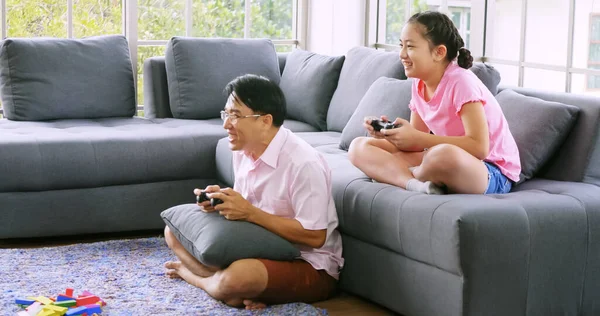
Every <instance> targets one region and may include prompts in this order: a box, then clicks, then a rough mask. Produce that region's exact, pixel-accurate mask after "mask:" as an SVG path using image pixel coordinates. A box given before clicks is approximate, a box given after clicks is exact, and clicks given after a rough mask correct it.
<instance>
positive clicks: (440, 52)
mask: <svg viewBox="0 0 600 316" xmlns="http://www.w3.org/2000/svg"><path fill="white" fill-rule="evenodd" d="M447 53H448V49H447V48H446V45H438V46H436V47H435V48H434V49H433V57H434V59H435V61H437V62H439V61H442V60H444V59H445V58H446V54H447Z"/></svg>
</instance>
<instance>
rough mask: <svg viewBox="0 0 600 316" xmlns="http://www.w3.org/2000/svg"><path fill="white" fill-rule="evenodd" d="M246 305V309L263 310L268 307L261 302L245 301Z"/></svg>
mask: <svg viewBox="0 0 600 316" xmlns="http://www.w3.org/2000/svg"><path fill="white" fill-rule="evenodd" d="M244 305H246V309H263V308H266V307H267V305H265V304H263V303H261V302H255V301H252V300H244Z"/></svg>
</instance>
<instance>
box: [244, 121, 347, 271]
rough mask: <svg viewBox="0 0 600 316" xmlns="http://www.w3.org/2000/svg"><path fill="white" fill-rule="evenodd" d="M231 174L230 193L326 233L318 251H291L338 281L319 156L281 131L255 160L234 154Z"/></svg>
mask: <svg viewBox="0 0 600 316" xmlns="http://www.w3.org/2000/svg"><path fill="white" fill-rule="evenodd" d="M233 170H234V171H235V184H234V187H233V189H234V190H235V191H237V192H239V193H240V194H241V195H242V196H243V197H245V198H246V199H247V200H248V201H249V202H250V203H252V205H254V206H256V207H258V208H260V209H261V210H263V211H265V212H267V213H269V214H273V215H277V216H281V217H284V218H293V219H296V220H297V221H298V222H300V224H301V225H302V227H304V228H305V229H309V230H321V229H327V237H326V241H325V244H324V245H323V246H322V247H321V248H319V249H315V248H311V247H308V246H302V245H295V246H296V247H298V248H299V250H300V252H301V257H302V259H303V260H305V261H307V262H308V263H310V264H311V265H312V266H313V267H314V268H315V269H316V270H325V271H326V272H327V273H328V274H329V275H331V276H332V277H334V278H336V279H339V271H340V269H341V268H342V266H343V264H344V259H343V258H342V238H341V235H340V233H339V232H338V230H337V226H338V217H337V212H336V209H335V204H334V202H333V196H332V194H331V171H330V169H329V167H328V165H327V163H326V161H325V159H324V158H323V157H322V156H321V154H320V153H319V152H318V151H316V150H315V149H314V148H313V147H312V146H310V145H309V144H308V143H306V142H305V141H304V140H302V139H301V138H299V137H298V136H296V135H294V134H293V133H292V132H291V131H290V130H288V129H287V128H285V127H283V126H282V127H280V128H279V131H278V132H277V134H276V135H275V137H274V138H273V140H272V141H271V143H270V144H269V145H268V147H267V149H266V150H265V152H264V153H263V154H262V155H261V156H260V157H259V158H258V159H257V160H253V159H252V158H251V157H250V156H247V155H246V154H245V153H244V152H243V151H241V150H240V151H234V152H233Z"/></svg>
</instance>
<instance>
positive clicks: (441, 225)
mask: <svg viewBox="0 0 600 316" xmlns="http://www.w3.org/2000/svg"><path fill="white" fill-rule="evenodd" d="M531 182H532V185H529V183H526V184H528V186H527V187H526V189H525V188H524V190H520V191H518V192H511V193H509V194H500V195H460V194H452V195H426V194H422V193H415V192H410V191H406V190H404V189H401V188H398V187H395V186H391V185H387V184H382V183H373V182H371V181H369V180H368V179H364V180H361V179H358V180H355V181H352V182H350V183H348V184H347V185H346V187H345V188H344V196H343V200H342V201H338V200H336V207H337V211H338V215H339V219H340V230H341V232H342V233H344V234H346V235H350V236H352V237H354V238H357V239H359V240H361V241H364V242H367V243H371V244H374V245H376V246H379V247H381V248H383V249H387V250H389V251H393V252H396V253H398V254H401V255H404V256H406V257H408V258H411V259H414V260H417V261H420V262H424V263H427V264H429V265H432V266H435V267H438V268H440V269H443V270H445V271H448V272H450V273H454V274H456V275H462V272H463V271H462V269H463V268H464V267H461V262H462V263H464V262H469V260H468V259H465V258H461V256H487V255H490V256H495V255H494V254H484V253H485V252H489V251H497V252H498V254H502V252H503V251H514V253H513V254H512V255H514V254H517V253H519V252H520V251H521V250H519V249H525V250H527V251H529V252H531V256H532V257H531V258H532V259H531V260H536V261H543V260H548V258H563V259H565V258H569V256H570V255H574V256H582V255H585V252H582V253H578V252H576V251H575V250H573V251H574V252H573V253H571V254H569V253H564V252H568V249H569V248H570V247H569V245H568V243H572V246H573V247H574V249H580V248H581V247H584V248H585V243H587V242H588V241H587V238H588V236H587V234H588V228H587V227H586V225H587V223H586V222H587V221H588V219H587V216H586V213H589V212H592V211H593V212H595V213H599V210H600V208H599V205H600V201H599V200H598V199H597V196H600V188H599V187H596V186H593V185H588V184H582V183H568V182H558V181H549V180H543V181H540V180H536V179H534V180H531ZM540 182H547V183H550V182H551V183H553V185H552V186H550V185H546V186H544V187H540V188H541V189H536V186H535V184H536V183H540ZM335 185H336V184H335V183H334V186H335ZM550 187H551V188H552V189H548V188H550ZM338 190H340V188H335V187H334V191H338ZM591 218H592V217H590V219H591ZM594 220H595V221H596V225H597V224H598V223H599V222H598V216H595V219H594ZM471 235H478V236H483V237H480V238H482V239H479V240H474V238H470V237H469V236H471ZM510 239H515V241H513V242H512V244H511V245H510V246H508V247H510V248H507V249H501V247H500V246H499V245H500V244H502V243H504V242H505V241H507V240H510ZM479 243H481V245H483V244H487V247H490V244H491V245H492V247H491V248H489V249H480V248H478V247H479V246H478V245H480V244H479ZM581 243H583V245H582V244H581ZM553 247H555V248H556V249H555V252H556V254H554V253H553V250H552V248H553ZM509 249H511V250H509ZM526 255H527V254H526V253H525V254H521V255H519V260H527V257H526ZM495 260H497V261H496V262H490V263H489V264H492V265H498V267H501V266H502V265H503V264H504V263H503V262H504V261H506V260H509V259H507V258H504V259H503V258H502V256H500V255H499V256H498V257H497V259H495ZM561 260H562V259H561ZM523 262H526V261H523ZM548 264H549V265H550V264H551V263H548ZM535 273H542V271H535ZM540 277H541V276H540ZM540 281H541V280H540Z"/></svg>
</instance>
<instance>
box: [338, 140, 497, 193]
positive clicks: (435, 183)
mask: <svg viewBox="0 0 600 316" xmlns="http://www.w3.org/2000/svg"><path fill="white" fill-rule="evenodd" d="M348 154H349V158H350V161H351V162H352V163H353V164H354V165H355V166H356V167H358V168H359V169H361V170H362V171H363V172H364V173H365V174H366V175H367V176H369V177H371V178H372V179H374V180H375V181H378V182H382V183H388V184H392V185H396V186H399V187H402V188H405V189H407V190H411V191H421V192H425V193H428V194H442V193H443V189H445V190H446V191H447V192H449V193H464V194H483V193H485V192H486V190H487V187H488V179H489V178H488V176H489V174H488V169H487V167H486V165H485V164H484V163H483V161H481V160H479V159H477V158H475V157H474V156H473V155H471V154H469V153H468V152H467V151H465V150H463V149H462V148H460V147H458V146H454V145H450V144H440V145H437V146H434V147H432V148H430V149H429V150H427V151H424V152H403V151H400V150H399V149H398V148H397V147H396V146H394V145H393V144H392V143H390V142H389V141H387V140H385V139H376V138H372V137H358V138H356V139H354V141H352V143H351V144H350V148H349V149H348ZM409 168H410V169H409ZM411 170H412V172H411ZM413 179H415V180H417V181H415V180H413ZM415 184H418V185H415Z"/></svg>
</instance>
